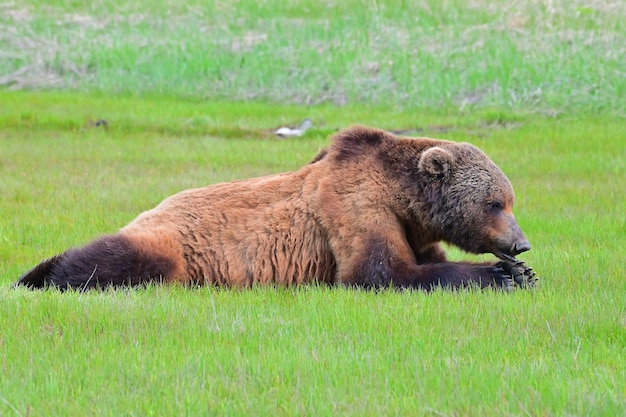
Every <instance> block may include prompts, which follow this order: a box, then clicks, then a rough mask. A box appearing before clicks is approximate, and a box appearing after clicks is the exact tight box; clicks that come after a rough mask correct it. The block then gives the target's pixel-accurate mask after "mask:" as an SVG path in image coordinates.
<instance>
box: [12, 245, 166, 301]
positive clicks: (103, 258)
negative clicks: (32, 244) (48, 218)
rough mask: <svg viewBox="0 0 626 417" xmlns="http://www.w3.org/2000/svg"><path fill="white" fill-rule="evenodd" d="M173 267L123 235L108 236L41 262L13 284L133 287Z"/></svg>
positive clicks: (161, 277)
mask: <svg viewBox="0 0 626 417" xmlns="http://www.w3.org/2000/svg"><path fill="white" fill-rule="evenodd" d="M173 269H174V263H173V261H172V260H170V259H168V258H166V257H163V256H158V255H154V254H149V253H146V252H145V251H142V250H141V249H140V248H139V247H137V245H136V244H134V243H133V242H131V241H130V240H129V239H128V238H126V237H124V236H121V235H111V236H103V237H101V238H99V239H97V240H95V241H93V242H91V243H89V244H87V245H86V246H83V247H80V248H74V249H69V250H67V251H66V252H64V253H62V254H61V255H57V256H54V257H52V258H49V259H47V260H45V261H43V262H42V263H40V264H39V265H37V266H36V267H34V268H33V269H31V270H30V271H28V272H26V273H25V274H24V275H22V276H21V277H20V279H19V280H18V281H17V282H16V283H15V285H16V286H19V285H23V286H25V287H28V288H31V289H37V288H47V287H56V288H58V289H60V290H66V289H69V288H75V289H79V290H86V289H91V288H105V287H110V286H113V287H120V286H137V285H142V284H146V283H149V282H158V281H160V280H164V279H166V278H167V277H169V276H171V273H172V271H173Z"/></svg>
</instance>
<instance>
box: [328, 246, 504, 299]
mask: <svg viewBox="0 0 626 417" xmlns="http://www.w3.org/2000/svg"><path fill="white" fill-rule="evenodd" d="M359 247H360V249H361V250H357V251H355V252H352V253H351V256H350V258H349V259H344V260H338V261H339V262H338V268H339V271H338V272H339V280H340V281H341V282H342V283H344V284H348V285H357V286H362V287H365V288H384V287H389V286H394V287H400V288H419V289H424V290H427V291H430V290H432V289H434V288H436V287H443V288H466V287H472V286H476V287H479V288H487V287H494V288H502V289H504V290H507V291H508V290H512V289H513V288H514V287H515V281H514V280H513V277H512V275H511V273H510V272H509V271H506V270H505V269H504V268H502V267H501V266H500V265H499V264H489V263H482V264H480V263H469V262H434V263H424V264H419V265H418V264H417V263H416V258H415V255H414V254H413V251H412V250H411V249H410V247H409V246H408V244H406V241H403V240H401V239H399V240H392V239H389V237H387V238H382V237H378V238H376V239H369V240H368V241H367V242H362V244H360V245H359V244H356V245H354V246H353V248H359Z"/></svg>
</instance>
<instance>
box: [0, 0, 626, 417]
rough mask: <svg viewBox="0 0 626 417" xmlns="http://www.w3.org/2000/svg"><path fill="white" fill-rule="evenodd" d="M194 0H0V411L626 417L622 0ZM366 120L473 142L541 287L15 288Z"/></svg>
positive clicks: (293, 163)
mask: <svg viewBox="0 0 626 417" xmlns="http://www.w3.org/2000/svg"><path fill="white" fill-rule="evenodd" d="M204 3H205V2H197V3H194V2H193V1H191V0H190V1H186V2H185V3H182V2H159V3H157V2H152V1H148V0H142V1H138V2H133V3H130V2H128V3H120V2H112V1H101V2H91V3H86V2H85V3H83V2H78V1H74V2H40V1H33V0H26V1H23V2H19V3H17V2H7V3H1V4H0V29H2V30H0V84H1V85H3V89H2V90H0V195H1V196H2V198H0V300H2V301H0V416H5V415H6V416H11V415H18V416H27V415H28V416H49V415H68V416H70V415H98V416H106V415H110V416H118V415H129V416H143V415H164V416H165V415H285V416H287V415H354V416H363V415H372V416H374V415H376V416H378V415H402V416H405V415H432V416H464V415H475V416H484V415H531V416H553V415H554V416H619V415H626V382H624V381H626V281H625V280H624V276H625V275H626V268H625V266H624V265H626V256H624V247H626V210H625V208H626V198H625V196H624V194H625V193H624V190H625V189H626V129H625V127H624V126H626V125H625V124H624V110H625V108H624V100H623V97H624V94H625V93H626V91H625V89H624V86H625V85H626V81H625V78H626V77H624V72H623V71H624V68H626V62H624V60H625V58H624V57H625V56H626V55H624V45H626V42H625V39H624V33H625V31H626V29H623V27H622V26H620V25H618V22H620V21H623V18H624V17H625V13H626V12H625V7H624V4H623V3H622V2H617V1H615V2H611V1H605V2H596V1H576V2H566V1H559V0H554V1H550V2H549V1H545V2H544V1H528V2H518V3H513V4H511V3H510V2H504V1H495V2H489V3H487V2H481V1H472V2H460V1H458V2H457V1H445V2H435V1H432V2H423V3H420V4H419V5H416V4H413V3H411V2H402V5H401V6H392V3H391V2H383V1H379V2H374V1H372V2H367V1H363V2H356V1H350V2H338V3H336V4H335V3H332V2H330V1H324V2H318V3H312V2H306V1H293V2H272V1H267V2H252V1H239V2H236V3H235V2H211V3H208V2H207V4H204ZM294 57H295V58H294ZM287 58H289V59H292V58H294V59H296V63H295V64H293V63H292V62H291V61H289V60H288V59H287ZM12 90H17V91H12ZM23 90H27V91H23ZM33 90H36V91H33ZM38 90H43V91H38ZM305 117H309V118H311V119H312V120H313V122H314V127H313V128H312V129H311V130H310V131H309V132H308V133H307V135H306V136H304V137H302V138H298V139H292V140H277V139H276V138H274V136H273V135H272V134H271V130H272V129H273V128H276V127H278V126H280V125H283V124H285V123H296V122H299V121H300V120H302V119H303V118H305ZM101 118H103V119H106V120H107V121H108V123H109V129H108V130H105V129H103V128H101V127H93V126H91V125H90V123H89V120H97V119H101ZM355 123H361V124H368V125H372V126H377V127H381V128H385V129H394V130H395V129H398V130H401V129H414V131H415V132H416V133H415V134H419V135H428V136H432V137H443V138H448V139H453V140H459V141H469V142H472V143H474V144H476V145H477V146H479V147H481V148H482V149H483V150H485V152H487V154H488V155H490V156H491V157H492V159H493V160H494V161H495V162H496V163H498V164H499V165H500V166H501V167H502V169H503V170H504V171H505V173H506V174H507V175H508V177H509V178H510V179H511V181H512V182H513V185H514V187H515V190H516V193H517V205H516V209H515V212H516V216H517V219H518V221H519V223H520V225H521V227H522V228H523V229H524V231H525V233H526V235H527V237H528V238H529V239H530V241H531V243H532V245H533V249H532V250H531V251H530V252H528V253H527V254H524V256H523V258H524V259H525V260H527V261H528V263H529V264H530V265H532V266H533V267H534V268H535V270H536V271H537V272H538V274H539V275H540V276H541V278H542V279H541V285H540V287H539V288H537V289H535V290H532V291H517V292H514V293H511V294H503V293H498V292H492V291H486V292H473V291H463V292H458V293H451V292H435V293H433V294H424V293H421V292H394V291H382V292H380V293H372V292H364V291H355V290H348V289H343V288H316V287H307V288H297V289H277V288H255V289H252V290H246V291H235V290H222V289H208V288H202V289H194V290H190V289H184V288H177V287H174V288H172V287H159V286H156V287H150V288H147V289H144V290H121V291H106V292H90V293H84V294H80V293H71V292H70V293H63V294H62V293H59V292H56V291H46V292H29V291H26V290H23V289H12V288H11V286H10V284H11V283H12V282H13V281H15V280H16V279H17V278H18V277H19V275H20V274H21V273H23V272H24V271H26V270H27V269H28V268H30V267H32V266H33V265H34V264H36V263H37V262H38V261H40V260H42V259H43V258H44V257H47V256H51V255H53V254H56V253H58V252H60V251H62V250H64V249H66V248H67V247H69V246H74V245H79V244H82V243H85V242H87V241H89V240H90V239H93V238H94V237H96V236H98V235H100V234H103V233H109V232H113V231H115V230H116V229H118V228H119V227H121V226H123V225H124V224H126V223H127V222H129V221H130V220H132V219H133V218H134V217H135V216H136V215H137V214H138V213H140V212H141V211H143V210H146V209H149V208H152V207H154V206H155V205H156V204H157V203H158V202H160V201H161V200H162V199H163V198H165V197H167V196H169V195H171V194H172V193H175V192H177V191H180V190H182V189H185V188H189V187H197V186H202V185H205V184H211V183H216V182H220V181H228V180H231V179H237V178H246V177H250V176H257V175H264V174H269V173H274V172H281V171H287V170H295V169H298V167H300V166H302V165H303V164H304V163H306V162H307V161H309V160H310V158H311V157H312V156H313V155H314V154H315V153H316V152H317V150H318V149H319V148H320V147H322V146H325V145H326V144H327V143H328V136H329V135H330V134H332V133H333V132H334V131H335V130H336V129H338V128H343V127H347V126H349V125H352V124H355ZM450 251H451V256H452V257H453V258H454V259H491V257H490V256H480V257H476V256H470V255H467V254H463V253H461V252H459V251H458V250H455V249H453V248H452V249H451V250H450Z"/></svg>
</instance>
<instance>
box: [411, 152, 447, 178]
mask: <svg viewBox="0 0 626 417" xmlns="http://www.w3.org/2000/svg"><path fill="white" fill-rule="evenodd" d="M452 159H453V156H452V154H451V153H450V152H448V151H446V150H445V149H443V148H440V147H439V146H433V147H432V148H430V149H428V150H426V151H424V153H423V154H422V156H421V157H420V160H419V163H418V164H417V169H418V170H419V171H420V172H424V171H426V172H427V173H429V174H430V175H438V176H441V175H443V176H445V175H446V174H448V172H449V171H450V167H451V165H452Z"/></svg>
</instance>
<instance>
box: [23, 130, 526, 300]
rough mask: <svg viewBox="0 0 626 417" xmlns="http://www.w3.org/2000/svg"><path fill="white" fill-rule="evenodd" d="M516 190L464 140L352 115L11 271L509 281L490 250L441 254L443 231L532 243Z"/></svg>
mask: <svg viewBox="0 0 626 417" xmlns="http://www.w3.org/2000/svg"><path fill="white" fill-rule="evenodd" d="M513 203H514V195H513V189H512V187H511V185H510V183H509V181H508V180H507V178H506V177H505V176H504V174H503V173H502V171H501V170H500V169H499V168H498V167H497V166H496V165H495V164H494V163H493V162H492V161H491V160H490V159H489V158H488V157H487V156H486V155H485V154H484V153H483V152H481V151H480V150H478V149H477V148H475V147H474V146H472V145H469V144H465V143H454V142H448V141H440V140H435V139H427V138H423V139H414V138H398V137H395V136H393V135H391V134H389V133H387V132H384V131H382V130H377V129H371V128H366V127H353V128H350V129H347V130H344V131H342V132H339V133H338V134H336V135H335V137H334V141H333V143H332V145H331V146H330V147H329V148H327V149H325V150H323V151H321V152H320V153H319V154H318V155H317V156H316V157H315V158H314V159H313V160H312V162H311V163H309V164H307V165H305V166H304V167H302V168H301V169H300V170H299V171H297V172H293V173H284V174H277V175H270V176H267V177H261V178H254V179H248V180H242V181H234V182H229V183H223V184H217V185H212V186H208V187H204V188H198V189H190V190H186V191H183V192H181V193H179V194H176V195H174V196H172V197H170V198H168V199H166V200H164V201H163V202H162V203H161V204H160V205H158V206H157V207H156V208H154V209H153V210H150V211H147V212H144V213H143V214H141V215H140V216H139V217H137V218H136V219H135V220H134V221H133V222H131V223H130V224H129V225H127V226H126V227H124V228H122V229H121V230H120V231H119V232H117V233H116V234H114V235H111V236H105V237H101V238H100V239H98V240H96V241H94V242H92V243H90V244H88V245H86V246H84V247H82V248H78V249H70V250H68V251H67V252H65V253H63V254H61V255H59V256H56V257H54V258H51V259H50V260H48V261H44V262H43V263H42V264H40V265H39V266H37V267H35V268H34V269H33V270H31V271H29V272H27V273H26V274H24V276H22V277H21V278H20V280H19V281H18V284H22V285H26V286H29V287H33V288H38V287H45V286H58V287H61V288H67V287H75V288H90V287H98V286H100V287H106V286H121V285H138V284H143V283H146V282H152V281H163V282H181V283H186V284H205V283H206V284H213V285H225V286H232V287H248V286H251V285H253V284H270V283H271V284H279V285H297V284H302V283H309V282H324V283H329V284H334V283H343V284H347V285H358V286H364V287H372V288H379V287H385V286H389V285H394V286H399V287H412V288H423V289H430V288H432V287H434V286H438V285H442V286H447V287H464V286H468V285H474V284H475V285H478V286H480V287H487V286H504V287H506V286H508V285H510V283H511V282H512V281H511V276H510V275H508V274H507V273H506V272H505V271H504V270H503V269H502V268H500V267H499V265H498V264H497V263H481V264H473V263H452V262H447V261H446V256H445V253H444V251H443V249H442V248H441V246H440V244H439V242H440V241H446V242H449V243H452V244H454V245H457V246H459V247H460V248H462V249H464V250H466V251H468V252H472V253H488V252H491V253H493V254H495V255H496V256H498V257H500V258H502V259H505V258H507V257H513V256H515V255H516V254H517V253H519V252H522V251H525V250H528V249H529V248H530V245H529V244H528V241H527V240H526V238H525V237H524V235H523V234H522V232H521V230H520V228H519V227H518V225H517V223H516V222H515V219H514V217H513V215H512V206H513Z"/></svg>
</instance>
